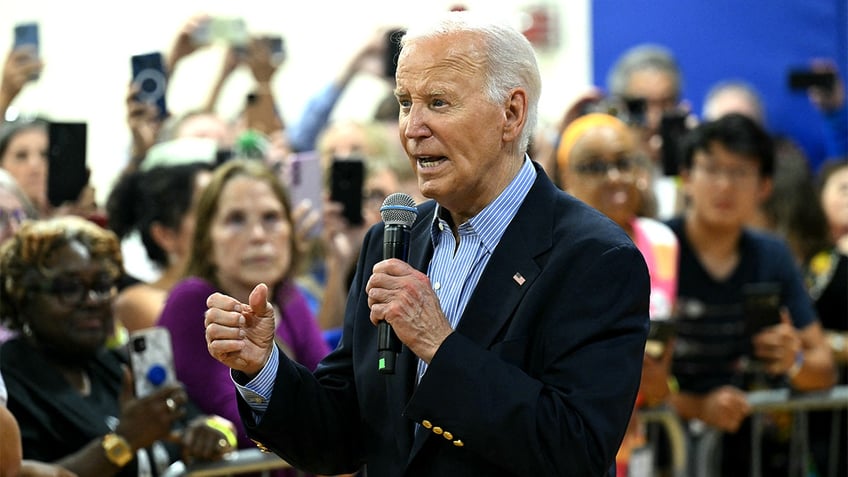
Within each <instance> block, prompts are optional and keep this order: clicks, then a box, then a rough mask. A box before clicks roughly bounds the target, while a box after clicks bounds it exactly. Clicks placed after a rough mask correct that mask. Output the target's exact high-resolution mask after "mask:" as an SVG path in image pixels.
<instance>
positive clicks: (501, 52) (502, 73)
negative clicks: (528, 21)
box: [401, 11, 542, 152]
mask: <svg viewBox="0 0 848 477" xmlns="http://www.w3.org/2000/svg"><path fill="white" fill-rule="evenodd" d="M429 20H430V21H425V22H423V23H420V24H417V25H412V26H410V28H409V29H408V30H407V32H406V34H405V35H404V36H403V38H402V40H401V46H402V47H403V46H406V45H407V44H408V43H410V42H412V41H415V40H419V39H426V38H435V37H439V36H443V35H448V34H453V33H462V32H469V33H475V34H479V35H480V36H482V38H483V43H484V48H485V51H484V52H483V54H484V55H485V58H486V75H485V76H486V80H485V81H486V84H485V85H484V88H485V93H486V96H487V97H488V98H489V100H491V101H492V102H493V103H495V104H502V103H503V101H504V100H505V99H506V98H507V96H508V95H509V92H510V91H511V90H512V89H513V88H516V87H522V88H524V90H525V91H526V92H527V121H526V122H525V124H524V128H523V129H522V131H521V137H520V139H519V142H518V151H519V152H525V151H526V150H527V146H528V144H529V143H530V137H531V135H532V134H533V130H534V129H535V128H536V123H537V121H538V115H539V112H538V111H539V97H540V96H541V93H542V78H541V74H540V73H539V65H538V64H537V62H536V52H535V51H534V50H533V46H532V45H531V44H530V42H529V41H528V40H527V38H526V37H525V36H524V35H522V34H521V32H519V31H518V30H516V29H515V28H513V27H511V26H509V25H507V24H505V23H501V22H496V21H492V20H490V19H486V18H484V17H479V16H474V15H473V14H471V13H469V12H467V11H463V12H450V13H447V14H444V15H441V16H438V17H435V18H432V19H429Z"/></svg>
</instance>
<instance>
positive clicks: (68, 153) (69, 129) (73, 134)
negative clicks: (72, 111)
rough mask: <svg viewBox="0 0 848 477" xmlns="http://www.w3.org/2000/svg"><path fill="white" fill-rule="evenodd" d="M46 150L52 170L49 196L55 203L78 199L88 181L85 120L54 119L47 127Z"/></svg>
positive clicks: (55, 204) (59, 203)
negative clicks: (47, 144)
mask: <svg viewBox="0 0 848 477" xmlns="http://www.w3.org/2000/svg"><path fill="white" fill-rule="evenodd" d="M47 131H48V138H49V139H48V143H49V144H50V147H49V150H48V152H47V161H48V163H49V170H50V173H49V174H48V176H47V198H48V199H49V200H50V203H51V204H53V206H55V207H58V206H60V205H62V204H64V203H66V202H75V201H76V200H77V199H78V198H79V196H80V192H82V189H83V187H85V185H86V184H88V175H89V173H88V166H87V165H86V147H87V141H88V139H87V137H88V126H87V124H86V123H73V122H67V123H66V122H51V123H50V125H49V126H48V129H47Z"/></svg>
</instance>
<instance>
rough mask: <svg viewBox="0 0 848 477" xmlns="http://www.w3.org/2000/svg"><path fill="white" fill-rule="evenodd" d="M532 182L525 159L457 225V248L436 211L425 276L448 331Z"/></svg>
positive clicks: (420, 366)
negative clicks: (488, 199)
mask: <svg viewBox="0 0 848 477" xmlns="http://www.w3.org/2000/svg"><path fill="white" fill-rule="evenodd" d="M535 180H536V169H534V168H533V163H532V162H531V161H530V159H529V158H525V159H524V164H523V165H522V166H521V169H520V170H519V171H518V174H517V175H516V176H515V177H514V178H513V179H512V182H510V183H509V185H508V186H507V187H506V189H504V191H503V192H502V193H501V194H500V195H499V196H498V197H497V198H495V200H493V201H492V202H491V203H490V204H489V205H487V206H486V207H485V208H483V210H481V211H480V213H479V214H477V215H475V216H474V217H472V218H470V219H469V220H468V221H467V222H465V223H463V224H460V225H459V228H458V235H459V247H458V248H457V246H456V240H455V237H454V235H453V232H452V231H451V228H450V225H449V224H448V222H447V221H446V220H445V219H443V218H442V217H441V215H442V214H441V212H442V208H441V206H438V207H436V211H435V215H434V218H433V227H432V229H431V230H430V238H431V240H432V241H433V258H432V260H431V261H430V266H429V268H428V270H427V276H428V277H429V278H430V283H431V284H432V286H433V290H434V291H435V292H436V296H438V297H439V304H440V305H441V306H442V312H443V313H444V314H445V317H446V318H447V319H448V321H449V322H450V324H451V328H454V329H456V326H457V325H458V324H459V318H460V317H461V316H462V312H463V311H465V306H466V305H467V304H468V300H469V299H470V298H471V295H472V293H473V292H474V289H475V288H476V287H477V282H478V281H480V275H482V274H483V270H485V269H486V264H488V263H489V259H490V258H491V257H492V253H493V252H494V251H495V247H497V246H498V242H500V240H501V237H502V236H503V234H504V231H506V227H507V226H508V225H509V223H510V222H512V219H513V217H515V214H516V213H517V212H518V208H519V207H520V206H521V203H522V202H524V198H525V197H526V196H527V192H529V191H530V187H531V186H532V185H533V182H534V181H535ZM426 370H427V363H425V362H424V361H420V360H419V362H418V379H419V380H420V379H421V377H422V376H423V375H424V372H425V371H426Z"/></svg>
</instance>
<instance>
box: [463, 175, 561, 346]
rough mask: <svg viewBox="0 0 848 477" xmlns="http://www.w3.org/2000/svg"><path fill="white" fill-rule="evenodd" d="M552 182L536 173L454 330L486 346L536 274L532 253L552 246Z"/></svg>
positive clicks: (499, 329)
mask: <svg viewBox="0 0 848 477" xmlns="http://www.w3.org/2000/svg"><path fill="white" fill-rule="evenodd" d="M553 193H554V186H553V184H552V183H551V182H550V180H549V179H548V178H547V176H546V175H545V174H544V172H538V176H537V178H536V182H535V183H534V184H533V187H532V188H531V189H530V192H528V194H527V197H526V198H525V199H524V203H522V205H521V208H520V209H519V211H518V213H517V214H516V216H515V218H514V219H513V221H512V222H511V223H510V224H509V226H508V227H507V229H506V231H505V232H504V235H503V237H501V240H500V242H499V243H498V246H497V248H496V249H495V252H494V254H493V255H492V257H491V259H490V260H489V263H488V265H487V266H486V270H485V271H484V272H483V275H482V276H481V277H480V281H479V283H478V284H477V288H476V289H475V290H474V293H473V294H472V295H471V299H470V300H469V302H468V305H467V306H466V307H465V311H464V312H463V314H462V318H461V319H460V320H459V325H457V328H456V330H457V332H459V333H462V334H463V335H465V336H467V337H469V338H470V339H471V340H473V341H474V342H475V343H478V344H479V345H481V346H483V347H484V348H488V347H489V346H491V345H492V344H493V342H494V341H495V340H496V339H497V338H498V336H500V334H501V332H502V330H503V329H504V327H505V326H506V325H507V324H508V322H509V321H510V320H511V319H512V316H513V311H514V310H515V308H516V307H517V306H518V303H519V302H520V301H521V298H522V297H523V296H524V294H525V293H526V291H527V290H528V289H529V288H530V287H531V286H532V284H533V281H534V280H535V279H536V278H537V277H538V276H539V272H540V269H539V266H538V264H537V263H536V261H535V257H537V256H538V255H539V254H541V253H543V252H545V251H547V250H549V249H550V248H551V245H552V223H553V213H552V210H551V205H552V204H553V200H554V199H553Z"/></svg>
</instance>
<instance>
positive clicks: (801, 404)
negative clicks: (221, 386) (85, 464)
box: [163, 385, 848, 477]
mask: <svg viewBox="0 0 848 477" xmlns="http://www.w3.org/2000/svg"><path fill="white" fill-rule="evenodd" d="M747 397H748V402H749V403H750V405H751V411H752V415H751V419H752V426H751V427H752V433H751V434H752V435H751V439H752V444H753V451H754V452H753V455H752V458H751V471H750V476H751V477H761V469H760V458H759V457H760V456H759V442H760V439H761V437H762V434H761V433H762V418H763V413H766V412H771V411H791V412H793V413H794V414H795V416H800V417H799V418H798V419H793V422H794V423H795V424H794V425H795V428H794V429H793V432H792V439H793V441H794V440H797V441H798V442H794V443H793V445H792V447H791V449H792V450H793V454H794V458H796V459H800V462H805V461H806V459H807V458H808V457H809V448H808V447H807V430H806V413H807V412H809V411H815V410H837V409H842V408H848V385H846V386H836V387H833V388H831V389H829V390H827V391H816V392H807V393H797V392H794V391H792V390H790V389H770V390H763V391H752V392H749V393H748V394H747ZM639 413H640V418H641V419H642V421H643V422H645V423H657V424H659V425H660V426H662V428H663V429H664V430H665V432H666V436H667V438H668V445H669V451H670V459H671V462H670V463H671V471H672V475H673V476H674V477H685V476H687V472H688V471H687V465H688V461H689V458H690V457H691V458H692V459H694V462H695V463H696V464H695V469H694V470H695V472H694V474H693V477H713V476H717V475H719V470H718V461H717V458H716V456H717V455H719V452H718V449H719V445H720V443H721V431H720V430H718V429H714V428H709V427H708V428H706V430H705V431H704V433H703V435H702V437H701V438H700V439H699V441H698V444H697V445H696V446H695V448H690V443H689V439H688V435H687V432H686V430H685V428H684V427H683V424H682V422H681V421H680V419H679V418H678V416H677V415H676V414H675V413H674V412H673V411H672V410H671V409H669V408H667V407H657V408H648V409H642V410H640V411H639ZM834 444H835V442H834ZM843 451H844V449H843ZM834 452H839V449H837V448H835V447H834V446H832V447H831V458H833V457H834V456H835V455H836V454H834ZM790 467H791V466H790ZM287 468H291V466H290V465H289V464H288V463H287V462H286V461H284V460H283V459H281V458H280V457H278V456H277V455H275V454H269V453H263V452H260V451H259V449H241V450H238V451H234V452H231V453H229V454H227V455H226V456H225V457H224V458H223V459H222V460H220V461H217V462H203V463H195V464H190V465H185V464H183V463H182V462H177V463H175V464H173V465H171V467H169V468H168V470H167V471H166V472H165V473H164V474H163V477H219V476H225V475H238V474H244V473H248V472H263V471H270V470H275V469H287Z"/></svg>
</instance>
